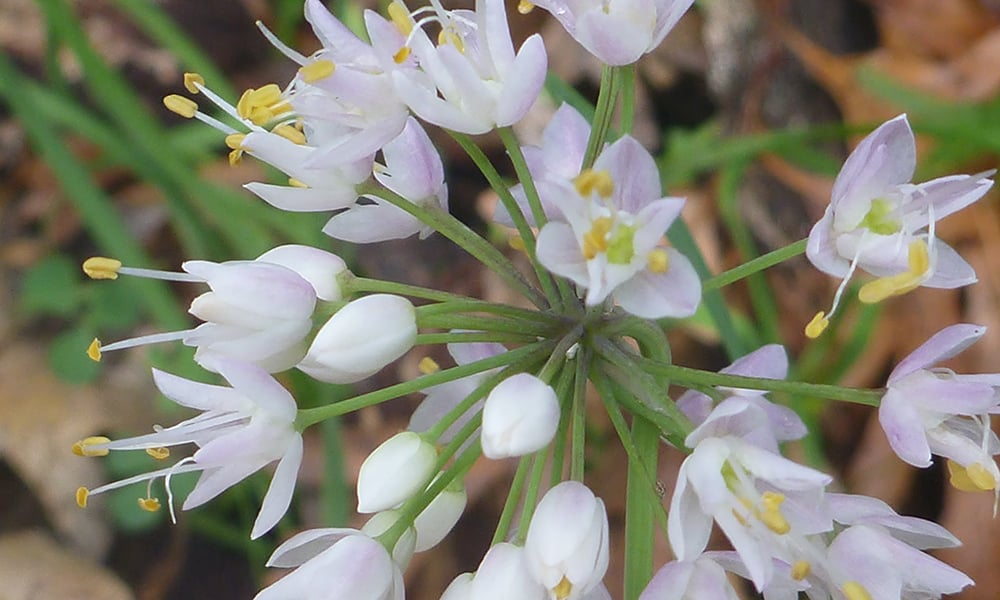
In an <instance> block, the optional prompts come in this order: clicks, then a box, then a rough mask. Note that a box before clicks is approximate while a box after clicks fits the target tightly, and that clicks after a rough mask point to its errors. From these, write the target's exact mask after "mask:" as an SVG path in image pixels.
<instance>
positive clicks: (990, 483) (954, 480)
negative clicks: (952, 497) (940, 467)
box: [947, 460, 997, 492]
mask: <svg viewBox="0 0 1000 600" xmlns="http://www.w3.org/2000/svg"><path fill="white" fill-rule="evenodd" d="M947 464H948V476H949V477H948V482H949V483H951V485H952V486H953V487H954V488H955V489H957V490H961V491H963V492H986V491H989V490H995V489H996V488H997V481H996V479H994V478H993V475H992V474H991V473H990V472H989V471H988V470H986V468H984V467H983V465H981V464H979V463H973V464H971V465H969V466H968V467H963V466H962V465H960V464H958V463H956V462H954V461H951V460H949V461H948V463H947Z"/></svg>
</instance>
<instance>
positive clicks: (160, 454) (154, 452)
mask: <svg viewBox="0 0 1000 600" xmlns="http://www.w3.org/2000/svg"><path fill="white" fill-rule="evenodd" d="M146 454H148V455H150V456H152V457H153V458H155V459H156V460H163V459H165V458H169V457H170V448H164V447H163V446H160V447H159V448H146Z"/></svg>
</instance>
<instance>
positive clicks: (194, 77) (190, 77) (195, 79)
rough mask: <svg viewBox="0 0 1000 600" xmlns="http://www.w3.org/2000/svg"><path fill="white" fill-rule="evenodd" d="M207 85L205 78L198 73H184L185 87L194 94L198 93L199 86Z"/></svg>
mask: <svg viewBox="0 0 1000 600" xmlns="http://www.w3.org/2000/svg"><path fill="white" fill-rule="evenodd" d="M199 85H200V86H202V87H205V78H204V77H202V76H201V75H200V74H198V73H185V74H184V89H186V90H187V91H189V92H191V93H192V94H197V93H198V91H199V90H198V86H199Z"/></svg>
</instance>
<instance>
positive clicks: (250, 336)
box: [83, 245, 347, 373]
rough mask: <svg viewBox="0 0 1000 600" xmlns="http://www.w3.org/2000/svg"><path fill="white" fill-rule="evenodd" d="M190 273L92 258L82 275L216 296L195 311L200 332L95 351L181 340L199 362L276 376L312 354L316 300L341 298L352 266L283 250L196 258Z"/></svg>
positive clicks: (300, 249) (96, 345) (292, 248)
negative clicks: (165, 284) (239, 365)
mask: <svg viewBox="0 0 1000 600" xmlns="http://www.w3.org/2000/svg"><path fill="white" fill-rule="evenodd" d="M181 267H182V268H183V269H184V272H183V273H174V272H167V271H156V270H151V269H136V268H130V267H123V266H121V262H119V261H117V260H114V259H109V258H100V257H96V258H91V259H88V260H87V261H85V262H84V264H83V270H84V272H86V273H87V274H88V275H89V276H90V277H92V278H94V279H117V278H118V276H119V275H131V276H136V277H146V278H151V279H162V280H167V281H182V282H194V283H205V284H207V285H208V287H209V288H211V291H208V292H205V293H204V294H202V295H200V296H198V297H197V298H195V299H194V301H193V302H192V303H191V307H190V308H189V309H188V312H190V313H191V314H192V315H194V316H195V317H198V318H199V319H201V320H202V321H205V322H204V323H203V324H201V325H199V326H198V327H195V328H194V329H187V330H183V331H174V332H168V333H159V334H154V335H148V336H143V337H138V338H133V339H128V340H123V341H120V342H115V343H113V344H108V345H102V344H101V343H100V342H99V341H98V340H94V342H93V343H92V344H91V346H90V349H89V350H88V354H89V355H90V357H91V358H92V359H94V360H100V358H101V354H102V353H103V352H109V351H112V350H121V349H124V348H131V347H134V346H141V345H145V344H155V343H160V342H168V341H176V340H180V341H181V342H183V343H184V344H185V345H186V346H193V347H195V348H197V351H196V352H195V360H196V361H198V363H199V364H201V365H202V366H203V367H205V368H206V369H209V370H212V365H213V364H214V359H215V358H217V357H225V358H231V359H236V360H241V361H245V362H250V363H253V364H256V365H258V366H260V367H262V368H264V369H266V370H268V371H270V372H272V373H274V372H277V371H284V370H285V369H289V368H291V367H293V366H295V365H296V364H297V363H298V362H299V361H300V360H301V359H302V357H303V356H304V355H305V353H306V352H305V351H306V345H305V339H306V336H307V335H308V334H309V332H310V330H311V329H312V316H313V311H314V309H315V307H316V302H317V300H327V301H334V300H339V299H340V285H339V284H338V282H337V277H338V276H339V275H340V274H341V273H343V272H344V271H346V269H347V266H346V265H345V264H344V261H343V260H341V258H340V257H338V256H336V255H334V254H331V253H329V252H325V251H323V250H319V249H316V248H311V247H308V246H299V245H287V246H279V247H277V248H274V249H272V250H269V251H267V252H265V253H264V254H262V255H260V256H259V257H257V258H256V259H255V260H250V261H247V260H239V261H228V262H223V263H215V262H209V261H205V260H189V261H186V262H185V263H183V264H182V265H181Z"/></svg>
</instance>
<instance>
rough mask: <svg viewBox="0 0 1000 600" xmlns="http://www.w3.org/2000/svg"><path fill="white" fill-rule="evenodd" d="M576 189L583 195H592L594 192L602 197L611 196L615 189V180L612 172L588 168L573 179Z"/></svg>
mask: <svg viewBox="0 0 1000 600" xmlns="http://www.w3.org/2000/svg"><path fill="white" fill-rule="evenodd" d="M573 185H574V186H575V187H576V191H577V192H579V194H580V195H581V196H590V195H591V194H593V193H594V192H597V195H598V196H600V197H601V198H610V197H611V194H613V193H614V191H615V182H614V180H613V179H611V173H608V172H607V171H595V170H593V169H587V170H586V171H584V172H583V173H580V174H579V175H577V177H576V179H574V180H573Z"/></svg>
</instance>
